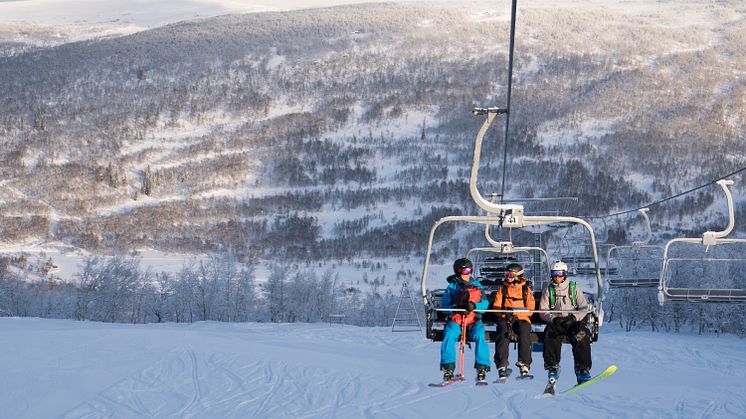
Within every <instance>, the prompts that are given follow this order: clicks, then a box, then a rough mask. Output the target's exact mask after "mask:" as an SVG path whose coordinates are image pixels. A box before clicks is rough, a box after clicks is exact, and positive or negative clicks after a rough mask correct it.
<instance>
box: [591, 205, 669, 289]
mask: <svg viewBox="0 0 746 419" xmlns="http://www.w3.org/2000/svg"><path fill="white" fill-rule="evenodd" d="M638 211H639V212H640V214H642V216H643V218H644V220H645V227H646V237H645V238H644V239H643V240H640V241H636V242H632V244H631V245H622V246H614V247H612V248H610V249H609V251H608V253H607V256H606V269H605V272H604V274H605V276H606V282H607V283H608V284H609V288H654V287H657V286H658V283H659V282H660V271H661V265H662V262H663V246H660V245H651V244H649V243H650V240H651V239H652V238H653V230H652V228H651V227H650V218H649V217H648V214H647V213H648V211H649V209H648V208H642V209H640V210H638Z"/></svg>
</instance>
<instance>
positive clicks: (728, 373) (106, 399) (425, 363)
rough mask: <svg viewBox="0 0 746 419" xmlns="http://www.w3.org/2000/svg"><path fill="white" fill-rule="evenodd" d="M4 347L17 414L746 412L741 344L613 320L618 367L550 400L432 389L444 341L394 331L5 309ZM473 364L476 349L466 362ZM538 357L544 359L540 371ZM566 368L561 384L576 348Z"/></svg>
mask: <svg viewBox="0 0 746 419" xmlns="http://www.w3.org/2000/svg"><path fill="white" fill-rule="evenodd" d="M0 342H2V355H1V356H0V371H3V374H2V375H1V377H2V378H0V412H2V416H3V417H12V418H32V417H33V418H47V417H69V418H73V417H76V418H78V417H118V418H122V417H161V418H162V417H173V418H181V417H210V418H212V417H214V418H225V417H247V418H248V417H252V418H288V417H292V418H330V417H333V418H360V417H370V418H388V417H398V418H417V417H427V418H442V417H484V418H489V417H552V418H558V417H579V418H600V417H630V418H659V417H687V418H690V417H725V418H727V417H733V418H735V417H743V415H744V413H743V412H744V411H746V399H745V398H744V397H743V395H742V393H741V390H740V389H739V388H738V384H739V383H740V382H741V381H743V379H744V377H745V375H746V373H744V371H743V368H742V366H743V357H744V355H746V341H744V339H741V338H737V337H733V336H721V337H714V336H696V335H682V334H653V333H646V332H634V333H624V332H621V331H618V329H617V328H616V326H615V325H607V326H606V328H605V330H603V331H602V336H601V338H600V340H599V342H598V343H596V344H594V346H593V351H594V363H595V366H594V368H593V372H594V373H598V372H600V371H602V370H603V368H605V367H606V366H607V365H609V364H612V363H614V364H617V365H618V366H619V371H618V372H617V373H616V374H615V375H614V376H612V377H611V378H609V379H607V380H605V381H604V382H602V383H599V384H596V385H593V386H591V387H589V388H587V389H585V390H582V391H580V392H578V393H576V394H574V395H571V396H561V397H556V398H553V399H543V398H538V397H537V395H538V394H540V393H541V391H542V389H543V386H544V380H543V379H537V380H534V381H528V382H517V381H512V380H511V381H510V382H509V383H507V384H504V385H497V384H491V385H490V386H488V387H485V388H481V387H480V388H477V387H475V386H474V385H473V384H472V383H471V382H465V383H461V384H457V385H454V386H451V387H448V388H446V389H435V388H429V387H428V386H427V384H428V383H429V382H433V381H437V380H438V379H439V375H440V373H439V371H438V367H437V363H438V344H435V343H432V342H429V341H428V340H426V339H425V338H424V337H423V334H422V333H392V332H391V331H390V329H388V328H358V327H352V326H339V325H335V326H329V325H327V324H311V325H309V324H253V323H249V324H220V323H198V324H192V325H185V324H160V325H157V324H151V325H123V324H101V323H84V322H73V321H58V320H39V319H18V318H2V319H0ZM492 349H493V348H491V351H492ZM511 358H512V359H513V360H515V353H514V352H511ZM472 360H473V353H472V352H471V351H470V350H467V365H469V364H470V363H471V362H472ZM541 362H542V361H541V354H535V356H534V372H535V373H536V374H537V376H538V377H539V378H542V377H543V371H542V370H541ZM562 366H563V369H564V371H565V374H564V377H561V380H560V385H559V387H560V388H565V387H567V386H569V385H570V381H571V379H572V377H571V376H572V373H571V371H572V358H571V356H570V348H569V346H566V347H565V348H564V352H563V362H562ZM467 372H468V376H469V377H473V371H472V370H471V369H469V370H468V371H467ZM489 378H490V379H494V378H495V372H494V371H493V372H491V373H490V376H489ZM560 412H561V413H560Z"/></svg>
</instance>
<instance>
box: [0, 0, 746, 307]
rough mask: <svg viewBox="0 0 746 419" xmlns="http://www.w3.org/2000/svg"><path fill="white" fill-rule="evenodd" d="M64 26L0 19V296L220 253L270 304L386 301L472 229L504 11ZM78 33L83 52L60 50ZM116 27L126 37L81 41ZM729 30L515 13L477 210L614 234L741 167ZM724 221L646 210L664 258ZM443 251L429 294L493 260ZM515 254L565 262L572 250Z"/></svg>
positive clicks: (558, 240) (708, 11) (542, 10)
mask: <svg viewBox="0 0 746 419" xmlns="http://www.w3.org/2000/svg"><path fill="white" fill-rule="evenodd" d="M353 3H354V4H353ZM180 4H182V3H180ZM64 5H65V6H67V8H63V3H62V2H53V1H51V0H50V1H28V2H2V3H0V7H2V8H4V10H5V11H9V12H8V13H7V14H3V16H4V19H5V20H3V22H4V23H3V25H4V26H3V28H5V29H3V30H4V31H6V32H3V34H4V35H2V37H1V38H0V39H2V43H1V44H0V56H1V57H2V58H0V82H1V83H2V85H3V89H2V90H0V115H2V119H0V145H2V153H3V154H2V157H3V158H2V159H0V175H1V176H2V179H0V210H1V211H0V240H2V245H3V248H4V250H5V251H6V255H5V257H4V258H3V263H4V264H5V266H8V269H9V271H8V272H10V274H12V275H10V276H11V277H12V278H11V279H12V280H8V282H9V283H10V282H13V281H16V280H20V281H24V280H29V281H32V280H37V279H38V280H39V281H40V282H41V283H44V282H43V281H45V280H47V279H49V278H43V277H41V276H44V275H39V273H40V272H42V271H44V272H47V274H52V275H56V277H58V278H63V279H70V278H74V277H75V274H77V273H79V272H78V271H73V270H71V268H79V267H80V265H79V263H78V262H79V261H80V260H81V259H82V258H83V257H85V256H87V255H91V254H107V255H111V254H117V255H124V254H140V255H146V258H147V257H149V256H150V255H154V256H153V258H154V260H163V259H164V257H163V255H164V254H167V255H168V256H169V257H172V260H174V259H176V261H175V262H174V263H169V264H168V266H157V267H154V269H153V270H154V271H160V272H167V273H169V274H172V275H173V274H175V273H178V272H179V270H180V268H179V267H178V266H179V263H178V262H179V260H178V259H179V258H182V259H183V260H187V259H189V258H191V257H194V256H196V257H198V258H201V257H204V256H205V255H210V254H226V253H227V254H230V255H232V256H234V257H236V259H237V260H238V261H239V262H241V263H244V264H247V265H251V266H256V269H255V270H253V272H255V273H256V274H257V275H258V276H259V278H258V279H259V281H260V282H262V281H264V280H267V278H268V276H269V272H270V271H271V269H270V268H271V267H273V266H277V265H279V266H289V267H290V269H293V270H294V272H299V271H301V270H303V269H308V270H314V271H315V272H316V273H317V274H323V275H326V272H327V271H331V272H332V273H333V274H335V275H338V276H339V278H340V281H342V282H343V283H344V288H346V289H347V290H348V291H349V292H351V293H356V292H360V290H361V289H368V290H372V291H373V293H380V294H381V295H384V293H385V291H392V292H394V293H396V292H397V291H398V289H399V288H400V286H401V283H402V282H403V281H405V280H406V281H409V283H410V284H411V283H413V282H415V281H417V280H418V279H419V270H420V267H421V266H422V259H423V256H424V255H423V253H424V251H425V249H424V248H425V244H426V239H427V235H428V231H429V229H430V227H431V226H432V225H433V222H434V220H436V219H438V218H440V217H442V216H445V215H456V214H473V213H478V212H479V211H478V209H477V208H476V207H475V205H474V204H473V203H472V201H471V199H470V197H469V196H468V192H467V191H468V189H467V184H466V179H467V176H468V171H469V169H470V163H471V156H472V151H473V150H472V145H473V137H474V135H475V134H476V132H477V130H478V128H479V126H480V124H481V120H480V119H479V118H475V117H474V116H472V115H471V113H470V111H471V109H472V108H473V107H474V106H475V105H480V106H482V105H501V104H503V103H504V102H505V100H506V92H507V91H506V90H507V89H506V81H507V74H506V73H507V50H508V30H509V7H508V5H507V4H502V3H500V4H498V3H497V2H481V1H480V2H472V1H463V2H414V1H412V2H409V1H406V2H392V3H376V2H373V3H366V4H359V3H358V2H344V4H338V3H336V2H331V1H330V2H326V1H322V2H311V3H305V2H303V3H302V4H301V3H300V2H288V3H278V5H277V6H276V7H277V8H278V9H277V11H271V12H262V11H259V10H261V7H260V6H262V5H261V4H258V3H256V2H249V3H241V4H238V3H232V2H231V3H228V2H211V3H210V2H205V3H198V2H186V3H183V5H184V8H183V9H182V8H176V7H175V6H173V5H174V3H170V2H156V3H152V4H147V5H145V4H141V3H139V2H138V3H126V2H124V3H121V4H120V3H117V5H116V6H114V5H113V4H112V3H106V2H104V3H95V4H94V3H92V2H82V1H81V2H73V3H67V2H65V3H64ZM100 5H104V6H103V7H99V6H100ZM87 6H90V7H87ZM172 6H173V7H172ZM301 6H302V7H301ZM311 6H313V7H311ZM321 6H334V7H321ZM35 7H36V8H37V9H34V8H35ZM203 7H204V8H203ZM306 7H308V8H306ZM252 8H254V9H252ZM42 9H43V12H42ZM60 11H66V13H67V14H65V15H58V14H56V13H57V12H60ZM247 11H253V13H243V12H247ZM225 12H236V13H234V14H223V13H225ZM238 12H242V13H238ZM23 13H26V14H25V15H23ZM78 13H80V16H81V17H80V19H81V22H79V24H80V25H81V26H80V28H88V29H86V31H87V32H85V33H83V34H82V35H81V32H75V31H77V30H78V29H80V28H78V27H76V28H77V29H75V30H74V31H72V32H69V33H67V32H65V33H67V35H65V33H62V32H60V33H62V35H61V36H59V37H57V38H55V37H54V36H53V35H54V34H55V33H57V32H55V31H56V29H57V28H58V27H59V28H61V27H60V26H58V25H62V24H76V23H75V21H72V23H70V22H71V21H70V20H69V16H72V15H75V14H78ZM107 13H109V14H107ZM196 14H199V16H198V18H194V17H195V15H196ZM24 16H26V17H24ZM28 16H31V17H34V16H36V18H37V20H36V21H35V22H37V23H38V24H42V23H43V24H45V25H53V26H49V27H45V28H44V29H43V30H40V31H36V32H34V30H31V29H29V31H27V32H28V33H29V34H31V33H32V32H33V33H40V34H43V36H47V37H48V38H49V39H52V38H54V39H57V40H56V41H48V42H47V41H43V40H42V41H41V42H35V41H31V40H25V38H23V37H21V38H18V37H17V36H16V35H18V34H19V33H20V32H19V29H18V28H19V26H18V25H22V24H23V23H18V20H19V19H26V18H27V17H28ZM126 16H129V17H126ZM184 18H189V20H186V21H182V20H181V19H184ZM56 19H57V20H56ZM66 19H68V20H66ZM107 19H112V20H113V19H120V20H121V21H120V22H115V23H114V25H118V26H117V27H118V28H119V29H117V30H116V31H119V32H116V31H115V33H111V34H109V35H106V34H105V33H102V32H100V31H99V29H100V28H97V27H94V26H95V25H99V24H101V22H104V23H106V22H107ZM744 22H745V20H744V10H743V7H742V5H741V4H740V2H737V1H730V2H729V1H725V2H717V3H710V2H702V1H686V2H674V1H671V2H657V3H650V2H647V1H632V2H625V3H624V4H620V3H618V2H615V1H611V0H605V1H567V2H553V1H552V2H549V1H527V2H525V4H524V2H521V3H520V4H519V10H518V22H517V32H516V34H517V39H516V40H517V45H516V60H515V79H514V81H515V83H514V85H513V95H512V109H511V136H510V138H511V141H510V142H509V144H508V156H509V159H508V162H507V166H506V167H505V168H503V167H502V160H501V158H500V157H501V151H502V150H501V147H502V145H501V142H500V141H493V140H490V141H488V144H487V145H486V146H485V149H484V150H483V163H484V164H483V167H481V168H480V181H481V183H482V184H481V185H480V186H481V187H482V190H484V191H486V192H492V191H497V190H498V189H499V187H500V182H501V180H502V178H501V176H502V172H503V169H506V170H505V172H506V173H507V174H508V177H507V184H506V193H507V196H506V197H507V198H509V199H513V198H526V197H552V196H570V197H576V198H577V200H575V201H568V202H567V203H562V204H561V205H556V204H551V205H544V204H541V203H537V204H532V206H528V205H527V211H528V212H544V211H552V212H553V213H559V214H567V215H574V216H604V215H608V214H609V213H612V212H616V211H619V210H623V209H629V208H635V207H637V206H642V205H645V204H648V203H650V202H653V201H655V200H657V199H660V198H664V197H669V196H672V195H675V194H676V193H678V192H681V191H683V190H687V189H690V188H692V187H695V186H697V185H702V184H706V183H707V182H709V181H711V180H713V179H716V178H718V177H720V176H723V175H724V174H726V173H729V172H733V171H735V170H737V169H740V168H743V167H746V155H744V153H743V150H744V138H746V137H744V135H743V133H744V127H746V114H745V113H744V108H743V106H742V105H743V101H744V97H746V86H745V84H744V82H743V70H742V69H743V63H744V62H746V60H745V59H744V51H743V48H741V46H742V45H743V44H744V43H746V42H745V41H746V40H745V39H744V36H745V35H744V34H745V33H746V30H744V29H745V28H744V24H745V23H744ZM164 24H165V25H164ZM91 25H93V26H91ZM122 25H125V26H127V25H132V27H131V28H130V29H131V30H130V29H127V30H122V29H121V28H122ZM127 27H129V26H127ZM7 28H15V29H7ZM49 28H52V29H54V30H53V31H51V32H50V31H49V30H48V29H49ZM8 31H10V32H8ZM14 31H15V32H14ZM63 32H64V31H63ZM5 34H7V35H5ZM44 34H45V35H44ZM102 34H103V35H106V36H101V35H102ZM34 36H36V35H34ZM40 36H41V35H40ZM70 41H76V42H70ZM500 130H501V128H500V124H496V128H495V129H494V130H493V131H492V132H490V133H489V135H490V137H491V138H493V139H494V138H498V139H499V137H500ZM734 178H735V180H736V184H735V185H734V187H733V190H734V193H735V195H736V201H737V209H736V211H737V217H736V228H735V235H743V233H744V230H745V229H744V225H745V223H746V221H744V220H746V218H745V217H743V214H744V206H743V203H742V201H743V198H742V196H743V191H744V182H743V173H742V172H741V173H739V174H738V175H737V176H734ZM724 210H725V205H724V203H723V199H722V195H721V193H720V191H719V190H718V188H717V187H716V186H711V187H708V188H705V189H702V190H698V191H696V192H694V193H691V194H687V195H686V196H683V197H681V198H680V199H677V200H672V201H668V202H666V203H665V204H662V205H658V206H655V207H654V208H651V212H650V217H651V220H652V221H653V229H654V232H655V234H656V237H655V239H656V240H657V241H658V242H660V241H662V240H664V239H668V238H670V237H675V236H681V235H694V236H697V235H700V234H701V233H702V232H703V231H705V230H708V229H714V230H719V229H720V228H722V226H723V225H724V223H725V221H726V217H725V214H724V213H725V211H724ZM633 217H634V215H633V216H632V217H612V218H610V219H608V220H606V219H599V218H594V219H592V220H593V221H592V222H594V223H595V226H596V228H598V229H599V230H598V233H599V236H604V237H605V238H606V239H607V241H608V242H609V243H625V242H629V241H631V240H632V239H634V238H635V237H636V234H638V233H639V232H640V230H641V225H640V223H639V219H635V218H633ZM601 220H603V223H601ZM441 233H442V235H441V236H439V237H437V239H438V244H437V245H436V246H435V249H434V252H433V264H434V266H435V268H436V270H439V271H438V272H436V274H435V275H436V276H438V277H442V276H444V275H443V274H444V273H448V271H449V270H450V268H449V264H450V262H451V261H452V260H453V258H454V257H455V256H458V255H463V254H464V253H466V251H467V250H468V249H469V248H471V247H473V246H478V245H482V244H483V242H484V232H483V231H482V230H480V229H472V230H466V229H464V230H461V229H456V228H452V229H450V230H449V229H444V230H443V231H442V232H441ZM512 234H513V236H512V237H513V238H514V239H515V240H516V242H519V241H520V240H524V241H525V240H529V239H530V240H538V241H540V242H542V243H547V244H550V245H553V246H555V248H560V249H559V250H556V249H555V250H553V251H552V252H550V253H552V254H559V255H560V256H562V254H563V253H562V252H565V253H564V254H567V253H570V252H577V251H579V249H581V247H582V244H583V243H581V242H580V241H579V240H576V238H575V237H574V235H573V234H570V233H566V232H561V233H556V232H547V233H542V235H541V237H538V238H536V237H526V236H523V237H521V236H520V235H519V233H512ZM562 245H564V249H563V248H561V247H562ZM22 251H28V252H29V255H24V254H21V252H22ZM42 252H43V253H42ZM48 258H52V260H51V261H49V260H47V259H48ZM28 261H31V263H28V264H27V263H26V262H28ZM21 262H23V263H21ZM54 266H57V268H56V269H57V270H56V271H55V270H54ZM146 266H147V265H146ZM143 267H145V266H143ZM262 272H264V275H262ZM740 272H743V270H741V271H740ZM104 276H105V277H109V276H106V275H104ZM52 279H53V280H54V279H57V278H55V277H53V278H52ZM736 279H738V278H736ZM149 280H150V278H146V280H145V281H140V282H139V285H140V286H142V287H147V286H149ZM135 282H137V281H135ZM337 284H339V283H337ZM22 291H23V292H19V294H25V296H28V295H35V293H34V292H31V291H29V290H22ZM127 292H128V293H129V294H128V295H130V296H132V297H133V298H135V297H137V296H138V295H140V294H138V293H136V292H134V291H132V290H131V289H130V290H128V291H127ZM71 294H74V292H73V291H72V290H71ZM149 295H150V294H149ZM226 295H229V294H226ZM18 301H21V300H16V301H15V304H16V306H17V307H20V309H25V308H26V306H25V305H23V304H20V303H19V302H18ZM66 301H67V302H70V301H73V299H72V298H71V299H70V300H66ZM47 303H48V301H47V302H44V304H40V305H38V306H34V307H37V308H38V307H41V308H40V309H39V310H40V311H41V312H42V313H44V312H46V311H44V310H43V309H42V308H45V307H47V305H46V304H47ZM64 308H65V310H66V312H69V311H70V310H69V309H70V307H69V306H68V307H64ZM39 315H42V314H39ZM139 315H142V317H138V318H147V316H149V315H152V314H143V313H139Z"/></svg>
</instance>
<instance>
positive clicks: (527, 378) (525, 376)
mask: <svg viewBox="0 0 746 419" xmlns="http://www.w3.org/2000/svg"><path fill="white" fill-rule="evenodd" d="M515 379H516V380H533V379H534V376H533V375H531V374H526V375H519V376H517V377H515Z"/></svg>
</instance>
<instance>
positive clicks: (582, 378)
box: [577, 370, 591, 384]
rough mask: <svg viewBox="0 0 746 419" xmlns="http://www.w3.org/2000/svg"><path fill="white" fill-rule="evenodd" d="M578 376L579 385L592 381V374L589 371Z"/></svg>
mask: <svg viewBox="0 0 746 419" xmlns="http://www.w3.org/2000/svg"><path fill="white" fill-rule="evenodd" d="M577 376H578V384H583V383H584V382H586V381H588V380H590V379H591V373H590V372H589V371H588V370H580V371H578V372H577Z"/></svg>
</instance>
